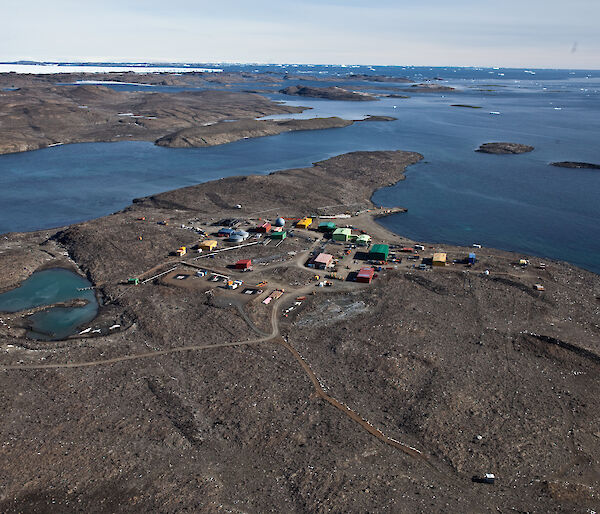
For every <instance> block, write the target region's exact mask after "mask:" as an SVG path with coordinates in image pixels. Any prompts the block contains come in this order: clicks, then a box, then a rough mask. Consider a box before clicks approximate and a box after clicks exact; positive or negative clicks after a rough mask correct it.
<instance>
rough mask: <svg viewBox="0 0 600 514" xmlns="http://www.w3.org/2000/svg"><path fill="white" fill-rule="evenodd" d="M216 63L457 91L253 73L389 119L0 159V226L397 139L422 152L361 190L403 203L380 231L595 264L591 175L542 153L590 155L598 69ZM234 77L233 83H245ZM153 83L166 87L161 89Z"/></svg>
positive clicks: (387, 145) (61, 217) (33, 222)
mask: <svg viewBox="0 0 600 514" xmlns="http://www.w3.org/2000/svg"><path fill="white" fill-rule="evenodd" d="M201 66H203V67H208V66H209V65H207V64H202V65H201ZM219 67H220V68H222V69H223V70H224V71H249V72H254V71H255V70H256V71H260V72H267V73H272V74H273V76H282V74H284V73H287V74H289V75H294V76H297V75H300V76H302V75H304V76H308V75H314V76H320V77H325V78H326V77H329V76H335V77H339V76H346V75H347V74H349V73H357V74H362V73H366V74H370V75H380V74H381V75H387V76H396V77H402V76H407V77H409V78H410V79H411V80H413V81H415V82H421V81H423V80H425V79H428V78H430V79H433V78H436V77H438V78H442V79H443V80H441V81H437V83H439V84H442V85H451V86H454V87H456V88H457V91H456V92H441V93H440V92H428V93H422V92H414V91H410V92H409V93H405V92H403V91H394V90H391V89H387V88H389V87H397V88H407V89H410V84H402V83H387V82H386V83H375V82H366V81H360V80H357V79H353V78H345V79H344V80H343V81H341V82H342V83H345V84H346V85H348V86H354V87H359V86H360V87H361V90H368V91H373V92H381V93H399V94H408V95H410V98H408V99H400V98H384V99H381V100H380V101H377V102H338V101H328V100H317V99H308V98H295V97H293V98H292V97H288V96H285V95H281V94H279V93H277V90H278V89H279V88H280V87H281V86H280V85H276V86H273V85H271V86H269V85H268V83H267V84H265V87H266V88H269V87H270V88H271V89H272V93H269V94H268V96H270V97H271V98H273V99H276V100H282V101H287V102H289V103H291V104H294V105H303V106H307V107H311V109H310V110H307V111H305V112H304V113H302V114H300V115H298V116H299V117H313V116H333V115H335V116H341V117H343V118H348V119H361V118H363V117H364V116H366V115H368V114H379V115H391V116H395V117H397V118H398V120H397V121H393V122H367V123H357V124H354V125H353V126H350V127H347V128H343V129H333V130H327V131H314V132H296V133H288V134H282V135H279V136H273V137H267V138H259V139H254V140H244V141H240V142H237V143H232V144H229V145H224V146H219V147H212V148H198V149H168V148H160V147H156V146H154V145H152V144H150V143H143V142H121V143H90V144H76V145H67V146H61V147H54V148H48V149H44V150H38V151H35V152H28V153H23V154H13V155H5V156H0V232H6V231H22V230H35V229H40V228H48V227H54V226H60V225H65V224H68V223H73V222H77V221H82V220H86V219H90V218H94V217H97V216H101V215H104V214H108V213H110V212H114V211H116V210H118V209H121V208H123V207H125V206H126V205H128V204H129V203H130V202H131V200H132V199H133V198H135V197H139V196H143V195H147V194H152V193H157V192H160V191H165V190H169V189H174V188H178V187H182V186H187V185H192V184H196V183H198V182H202V181H206V180H212V179H215V178H220V177H223V176H230V175H238V174H250V173H265V172H270V171H273V170H276V169H285V168H290V167H302V166H308V165H310V164H311V163H312V162H315V161H318V160H322V159H325V158H328V157H331V156H333V155H338V154H341V153H344V152H349V151H354V150H395V149H402V150H411V151H417V152H420V153H422V154H423V155H424V161H423V162H421V163H419V164H417V165H415V166H413V167H411V168H410V169H409V170H408V172H407V179H406V180H405V181H403V182H401V183H399V184H397V185H396V186H393V187H391V188H385V189H382V190H380V191H378V192H377V193H376V194H375V195H374V201H375V202H377V203H380V204H383V205H388V206H404V207H408V209H409V210H408V213H406V214H402V215H396V216H392V217H389V218H386V219H384V220H382V223H383V224H384V225H385V226H387V227H388V228H390V229H392V230H394V231H395V232H397V233H399V234H403V235H406V236H407V237H410V238H411V239H415V240H423V241H431V242H441V243H451V244H461V245H470V244H471V243H474V242H476V243H480V244H483V245H485V246H491V247H497V248H502V249H507V250H513V251H517V252H523V253H528V254H534V255H539V256H543V257H549V258H556V259H563V260H567V261H569V262H572V263H574V264H576V265H579V266H582V267H584V268H587V269H590V270H592V271H595V272H596V273H600V228H599V223H598V220H599V219H600V209H599V208H598V202H597V198H598V197H599V193H600V172H598V171H597V170H571V169H563V168H555V167H552V166H549V162H552V161H563V160H576V161H589V162H596V163H598V162H600V146H599V145H598V140H599V136H600V116H599V113H600V71H585V70H517V69H490V68H428V67H379V66H373V67H367V66H363V67H340V66H316V65H315V66H306V65H304V66H300V65H298V66H294V65H262V66H255V65H219ZM297 83H298V84H300V83H302V84H308V85H316V86H323V85H327V83H326V82H319V81H312V80H302V81H300V80H299V79H297V78H294V79H292V80H286V81H285V83H284V84H285V85H293V84H297ZM111 87H115V88H133V89H135V88H136V86H111ZM235 88H239V89H247V88H248V84H238V85H235V86H234V89H235ZM148 89H150V88H147V87H145V88H144V90H148ZM160 89H163V90H167V91H169V90H171V89H170V88H169V87H168V86H161V87H160ZM152 90H156V89H154V88H152ZM452 104H470V105H476V106H480V107H481V109H467V108H460V107H452V106H451V105H452ZM491 112H495V113H496V112H497V113H500V114H490V113H491ZM285 117H289V115H287V116H285ZM490 141H511V142H517V143H525V144H530V145H533V146H535V150H534V151H533V152H532V153H528V154H522V155H508V156H497V155H487V154H480V153H477V152H475V151H474V150H475V149H476V148H477V147H478V146H479V145H480V144H481V143H484V142H490Z"/></svg>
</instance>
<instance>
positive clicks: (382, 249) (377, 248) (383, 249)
mask: <svg viewBox="0 0 600 514" xmlns="http://www.w3.org/2000/svg"><path fill="white" fill-rule="evenodd" d="M389 251H390V247H389V246H388V245H383V244H378V245H373V246H372V247H371V250H370V251H369V253H385V254H387V253H388V252H389Z"/></svg>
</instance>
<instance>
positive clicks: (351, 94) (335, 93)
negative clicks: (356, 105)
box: [279, 86, 377, 102]
mask: <svg viewBox="0 0 600 514" xmlns="http://www.w3.org/2000/svg"><path fill="white" fill-rule="evenodd" d="M279 92H280V93H283V94H284V95H292V96H309V97H312V98H326V99H327V100H345V101H348V100H349V101H353V102H368V101H374V100H377V98H376V97H375V96H373V95H372V94H370V93H363V92H360V91H350V90H348V89H344V88H342V87H338V86H332V87H309V86H290V87H286V88H284V89H282V90H280V91H279Z"/></svg>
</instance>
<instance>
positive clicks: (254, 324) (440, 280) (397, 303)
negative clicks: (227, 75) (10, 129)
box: [0, 151, 600, 512]
mask: <svg viewBox="0 0 600 514" xmlns="http://www.w3.org/2000/svg"><path fill="white" fill-rule="evenodd" d="M421 158H422V156H421V155H419V154H416V153H413V152H402V151H389V152H355V153H350V154H345V155H341V156H337V157H334V158H331V159H328V160H326V161H322V162H318V163H315V164H314V166H312V167H308V168H303V169H292V170H284V171H278V172H275V173H271V174H270V175H255V176H244V177H229V178H224V179H221V180H216V181H212V182H207V183H204V184H200V185H197V186H192V187H187V188H184V189H179V190H175V191H170V192H167V193H163V194H157V195H152V196H148V197H144V198H140V199H138V200H137V201H135V202H134V203H133V204H132V205H131V206H130V207H128V208H126V209H124V210H122V211H120V212H117V213H115V214H112V215H110V216H106V217H104V218H99V219H96V220H92V221H87V222H84V223H79V224H75V225H72V226H69V227H63V228H61V229H54V230H44V231H39V232H33V233H27V234H16V233H13V234H6V235H5V236H4V237H3V238H2V239H1V240H0V291H6V290H8V289H10V288H13V287H15V285H16V284H18V283H19V281H21V280H23V279H24V278H26V277H27V276H28V275H29V274H31V273H32V272H33V271H35V270H36V269H39V268H40V267H43V266H58V265H60V266H70V267H72V268H73V269H75V270H77V271H79V272H80V273H81V274H83V275H85V276H86V277H87V278H88V279H89V280H90V281H91V282H92V284H93V285H94V287H95V288H96V291H97V294H98V296H99V297H100V299H101V300H102V302H101V307H100V312H99V315H98V317H97V318H96V319H95V320H94V321H93V322H91V323H90V324H89V325H86V326H84V327H81V328H82V330H81V333H80V334H75V335H73V336H72V337H71V338H69V339H67V340H63V341H54V342H37V341H31V340H28V339H25V338H24V337H22V335H21V334H20V333H19V332H16V331H15V330H14V329H13V327H12V326H10V324H9V323H6V322H5V321H4V320H3V319H2V315H1V314H0V350H1V352H0V354H1V355H2V357H1V358H0V391H1V393H0V394H1V395H2V402H0V415H1V417H2V419H3V423H2V424H1V425H0V437H1V438H2V440H3V441H4V445H3V449H2V457H3V460H2V476H3V493H2V497H1V498H0V510H1V511H2V512H23V511H35V510H37V511H47V510H48V509H50V508H52V509H56V510H62V511H68V510H69V509H72V508H73V506H76V508H77V509H78V510H81V511H88V512H89V511H94V510H98V509H101V510H107V511H114V512H118V511H132V510H135V511H140V512H152V511H154V512H155V511H162V512H180V511H184V510H188V511H196V512H198V511H220V510H231V511H238V512H267V511H277V512H307V511H310V512H319V511H337V512H341V511H347V510H348V509H349V506H351V507H350V509H351V510H352V509H355V510H360V511H370V512H374V511H380V512H383V511H389V512H399V511H400V512H401V511H410V512H418V511H423V510H428V511H451V512H485V511H508V510H511V509H513V510H519V511H528V512H533V511H560V510H565V511H566V510H569V511H573V510H585V509H592V508H594V506H595V504H596V502H597V497H598V494H599V491H600V483H599V481H598V477H597V476H596V475H595V474H594V473H593V471H594V469H596V466H597V462H598V457H597V456H598V454H599V453H600V439H599V438H598V434H597V431H598V428H597V422H596V421H597V413H598V412H599V411H600V385H599V383H598V380H597V378H596V377H597V371H598V363H599V362H600V342H599V338H600V333H599V331H598V326H597V324H596V322H597V313H598V303H597V298H596V297H597V292H598V290H599V288H600V277H599V276H598V275H595V274H593V273H589V272H586V271H583V270H581V269H577V268H575V267H573V266H570V265H568V264H564V263H559V262H554V261H548V260H546V261H545V262H543V263H542V262H541V261H540V259H535V258H527V257H526V256H523V255H517V254H511V253H508V252H501V251H497V250H492V249H488V248H478V249H477V250H476V251H477V257H476V260H475V262H472V261H471V260H469V259H467V257H468V255H469V253H470V252H472V251H473V249H472V248H460V247H454V246H450V245H432V244H427V243H423V242H421V244H420V245H416V244H415V243H417V242H415V241H410V240H407V239H406V238H404V237H402V236H399V235H396V234H392V233H390V232H388V231H387V230H385V229H384V228H383V227H382V226H380V225H379V224H377V223H376V222H375V217H376V216H380V215H384V214H385V213H386V212H390V210H389V209H383V208H378V207H377V206H375V205H373V203H372V202H371V201H370V198H371V195H372V194H373V192H374V191H375V190H376V189H378V188H380V187H384V186H387V185H389V184H390V183H395V182H397V181H399V180H402V179H403V178H404V170H405V168H406V167H407V166H410V165H411V164H414V163H416V162H418V161H419V160H420V159H421ZM279 217H281V218H282V220H281V221H283V222H284V224H285V227H283V229H282V231H285V234H286V236H287V237H286V236H283V235H277V232H274V233H273V234H271V233H270V232H269V231H268V229H267V226H266V225H265V222H266V220H270V221H272V222H273V223H276V221H275V220H276V218H279ZM331 224H336V225H337V226H338V227H340V228H342V229H343V230H341V231H340V232H338V233H337V235H336V236H335V238H337V237H342V236H343V237H346V235H349V234H350V235H352V234H354V236H359V235H360V236H365V235H368V236H370V237H371V239H372V242H373V243H374V244H376V246H377V245H379V246H377V248H376V250H377V252H379V253H377V252H374V253H373V255H372V256H370V254H369V249H368V247H364V248H360V247H359V248H351V247H350V246H349V245H348V243H347V242H344V241H340V240H336V239H335V238H334V236H332V235H331V231H330V228H331ZM224 227H235V228H237V229H242V230H243V231H244V232H245V233H246V234H249V236H250V237H248V239H246V240H245V242H243V243H234V242H229V241H226V240H225V238H224V237H223V236H219V235H218V234H219V233H220V232H221V231H222V230H223V228H224ZM323 227H325V229H324V228H323ZM328 227H329V228H328ZM323 230H329V232H327V231H325V232H324V231H323ZM210 241H218V242H217V243H216V244H217V247H216V249H215V248H214V246H213V243H210ZM267 242H268V244H265V243H267ZM196 248H198V249H203V251H202V252H201V253H198V251H197V249H196ZM177 249H179V255H175V253H176V250H177ZM182 249H183V252H182V251H181V250H182ZM186 249H187V252H186ZM388 251H389V254H388ZM380 254H381V255H380ZM319 255H321V257H320V260H319V259H317V257H319ZM434 255H437V257H434ZM440 255H443V258H444V260H443V261H440V260H439V259H440V257H439V256H440ZM323 256H325V257H323ZM408 257H411V258H410V259H409V258H408ZM432 257H433V259H432ZM381 259H386V262H385V263H382V262H383V261H381ZM435 259H438V260H437V261H436V262H437V264H436V265H435V266H433V267H431V263H432V261H433V260H435ZM521 259H523V260H524V262H525V264H523V263H522V262H520V260H521ZM373 260H377V263H373V262H372V261H373ZM334 261H335V262H334ZM250 262H251V266H250V267H251V268H252V271H251V272H247V271H244V270H245V269H248V266H249V265H250ZM319 262H327V263H331V268H329V269H326V270H319V269H315V268H314V267H313V266H315V263H316V264H317V265H318V263H319ZM240 263H241V266H240V267H238V266H239V264H240ZM413 263H416V265H414V264H413ZM363 268H366V269H367V271H368V270H371V271H368V273H367V274H366V275H364V274H363V275H362V276H363V279H364V280H358V279H357V276H358V273H360V272H361V271H362V269H363ZM375 268H377V271H376V270H375ZM317 275H318V276H319V278H318V279H315V276H317ZM224 277H225V278H224ZM238 282H241V283H242V285H241V286H240V287H239V288H237V286H236V287H234V285H235V284H237V283H238ZM117 326H118V328H116V329H114V330H111V327H112V328H114V327H117ZM86 327H87V328H86ZM88 328H92V329H93V330H91V331H90V330H88ZM485 473H494V474H495V477H496V478H495V484H493V485H490V484H482V483H476V482H473V481H472V477H473V476H475V477H480V476H483V475H484V474H485ZM99 506H101V507H99Z"/></svg>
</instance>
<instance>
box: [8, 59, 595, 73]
mask: <svg viewBox="0 0 600 514" xmlns="http://www.w3.org/2000/svg"><path fill="white" fill-rule="evenodd" d="M0 64H20V65H25V66H27V65H35V64H64V65H69V64H72V65H77V64H88V65H102V64H104V65H106V64H115V65H137V64H141V65H143V64H146V65H148V64H149V65H174V64H176V65H189V66H207V65H244V66H283V65H287V66H295V65H296V66H332V67H333V66H337V67H353V66H362V67H368V66H370V67H373V66H377V67H382V68H383V67H385V68H390V67H395V68H407V67H411V68H484V69H499V70H511V69H512V70H527V69H532V70H555V71H556V70H561V71H600V67H599V68H561V67H558V68H550V67H541V68H538V67H532V66H527V67H525V66H494V65H477V64H470V65H440V64H435V65H432V64H361V63H310V62H250V61H249V62H241V61H213V62H209V61H204V62H191V61H178V60H174V61H165V60H147V61H135V60H123V61H111V60H108V61H105V60H90V61H78V60H67V61H57V60H54V61H52V60H44V61H38V60H33V59H19V60H17V61H0Z"/></svg>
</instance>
